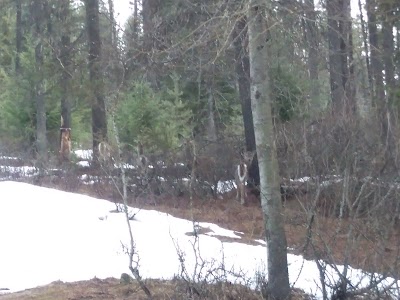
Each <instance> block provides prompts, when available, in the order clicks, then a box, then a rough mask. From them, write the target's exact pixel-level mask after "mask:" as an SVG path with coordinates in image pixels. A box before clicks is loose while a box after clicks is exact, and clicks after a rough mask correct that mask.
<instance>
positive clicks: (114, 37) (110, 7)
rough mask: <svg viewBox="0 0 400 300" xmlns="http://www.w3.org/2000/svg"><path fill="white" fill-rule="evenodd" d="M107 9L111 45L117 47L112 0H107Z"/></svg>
mask: <svg viewBox="0 0 400 300" xmlns="http://www.w3.org/2000/svg"><path fill="white" fill-rule="evenodd" d="M108 11H109V13H110V23H111V45H112V48H113V49H115V48H117V44H118V36H117V28H116V26H115V24H116V23H115V16H114V2H113V0H108Z"/></svg>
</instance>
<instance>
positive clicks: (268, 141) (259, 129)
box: [248, 0, 290, 300]
mask: <svg viewBox="0 0 400 300" xmlns="http://www.w3.org/2000/svg"><path fill="white" fill-rule="evenodd" d="M264 5H265V1H263V0H250V7H249V10H248V31H249V59H250V78H251V85H250V87H251V105H252V111H253V121H254V132H255V139H256V147H257V154H258V161H259V167H260V190H261V206H262V210H263V215H264V222H265V234H266V242H267V252H268V286H267V293H268V296H269V297H271V298H272V299H277V300H283V299H290V286H289V274H288V265H287V242H286V235H285V229H284V219H283V208H282V202H281V193H280V178H279V170H278V168H279V167H278V159H277V149H276V142H275V135H274V128H273V121H272V98H271V89H270V87H269V74H268V71H269V66H268V59H269V57H268V53H267V51H268V50H267V47H268V45H267V42H268V26H267V22H266V7H265V6H264Z"/></svg>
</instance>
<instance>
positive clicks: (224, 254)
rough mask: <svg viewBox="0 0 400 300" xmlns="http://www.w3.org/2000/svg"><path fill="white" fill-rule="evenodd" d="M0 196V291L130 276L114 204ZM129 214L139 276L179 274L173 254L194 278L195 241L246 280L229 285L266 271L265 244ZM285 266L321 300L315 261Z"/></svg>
mask: <svg viewBox="0 0 400 300" xmlns="http://www.w3.org/2000/svg"><path fill="white" fill-rule="evenodd" d="M0 195H1V196H0V242H1V247H0V289H2V288H7V289H9V291H18V290H22V289H27V288H32V287H35V286H38V285H44V284H48V283H50V282H52V281H56V280H62V281H78V280H84V279H91V278H93V277H95V276H96V277H98V278H106V277H109V276H113V277H117V278H118V277H120V275H121V273H123V272H126V273H129V269H128V256H127V255H126V253H125V250H124V247H123V245H128V243H129V236H128V228H127V224H126V221H125V218H124V215H123V214H122V213H113V212H111V211H112V210H114V209H115V205H114V204H112V203H110V202H107V201H105V200H99V199H95V198H91V197H88V196H83V195H79V194H73V193H67V192H62V191H58V190H54V189H48V188H43V187H38V186H34V185H30V184H25V183H17V182H11V181H4V182H0ZM131 210H132V213H135V214H136V215H135V217H134V219H133V220H132V221H130V224H131V226H132V229H133V235H134V239H135V244H136V248H137V253H138V257H136V258H139V270H140V274H141V275H142V276H143V277H144V278H166V279H168V278H172V277H174V275H175V274H179V271H180V262H179V257H178V252H180V253H182V254H183V255H184V257H185V267H186V268H188V270H189V274H193V273H192V272H193V270H194V267H195V253H194V250H193V243H195V242H196V243H197V244H196V245H197V246H198V249H199V250H198V251H199V253H198V255H197V258H199V257H201V259H202V260H203V261H204V262H206V263H207V266H209V269H212V268H216V267H217V266H220V265H222V264H223V265H224V267H225V269H226V270H230V271H235V272H236V273H241V274H244V277H241V278H235V277H233V276H232V275H228V274H222V273H220V275H221V276H226V279H227V280H229V281H231V282H241V281H243V279H247V280H248V283H249V284H251V285H252V286H253V287H254V286H255V285H256V273H257V272H264V271H265V270H266V253H267V252H266V248H265V245H264V244H260V243H259V245H258V246H251V245H247V244H244V243H240V242H239V241H240V236H239V235H238V234H236V233H235V232H232V231H230V230H227V229H223V228H221V227H219V226H217V225H214V224H210V223H197V224H196V226H195V227H196V228H197V227H198V226H200V227H203V228H209V229H210V230H208V231H201V232H207V233H204V234H200V237H199V239H198V240H197V241H196V239H195V237H194V235H193V234H192V233H193V228H194V226H193V223H192V222H191V221H188V220H183V219H178V218H175V217H172V216H170V215H168V214H165V213H160V212H157V211H154V210H138V209H135V208H131ZM217 236H227V237H230V240H231V242H221V241H220V240H219V239H218V237H217ZM235 239H236V240H237V242H235ZM258 242H260V241H258ZM261 243H262V242H261ZM288 261H289V273H290V281H291V283H292V284H293V285H294V286H295V287H298V288H301V289H302V290H304V291H305V292H307V293H310V294H313V295H316V296H317V297H318V298H321V290H320V287H319V286H320V283H319V282H320V281H319V275H318V274H319V273H318V269H317V267H316V264H315V262H313V261H308V260H304V259H303V258H302V257H301V256H296V255H291V254H290V255H288ZM205 271H207V270H204V272H205ZM350 274H351V276H350V278H351V281H352V283H353V285H355V286H357V285H359V284H363V285H366V284H368V282H369V281H368V280H369V278H368V276H370V275H371V274H369V275H368V274H365V273H364V272H362V271H361V270H355V269H350ZM326 276H327V277H328V278H327V280H330V281H331V282H335V281H337V279H338V275H337V274H336V273H335V271H334V270H332V269H331V268H330V267H327V275H326ZM393 282H394V281H393V280H390V279H387V280H386V281H385V283H386V284H391V283H393ZM399 284H400V282H399ZM396 285H397V282H396V283H395V285H394V286H396ZM393 293H397V292H396V291H394V292H393ZM395 295H397V294H395Z"/></svg>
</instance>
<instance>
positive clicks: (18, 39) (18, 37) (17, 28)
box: [15, 0, 22, 74]
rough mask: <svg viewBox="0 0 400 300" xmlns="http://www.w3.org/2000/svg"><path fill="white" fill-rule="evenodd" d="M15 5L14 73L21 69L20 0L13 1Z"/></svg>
mask: <svg viewBox="0 0 400 300" xmlns="http://www.w3.org/2000/svg"><path fill="white" fill-rule="evenodd" d="M15 6H16V11H17V14H16V19H15V42H16V43H15V47H16V54H15V73H16V74H19V73H20V70H21V61H20V54H21V51H22V6H21V0H16V1H15Z"/></svg>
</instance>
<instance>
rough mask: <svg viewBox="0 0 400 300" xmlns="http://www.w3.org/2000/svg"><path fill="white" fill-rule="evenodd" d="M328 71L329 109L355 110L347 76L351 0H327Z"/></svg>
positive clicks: (345, 112) (350, 81) (345, 113)
mask: <svg viewBox="0 0 400 300" xmlns="http://www.w3.org/2000/svg"><path fill="white" fill-rule="evenodd" d="M326 10H327V15H328V42H329V75H330V83H331V98H332V109H333V112H334V113H335V114H339V115H347V114H349V113H350V114H352V113H354V110H355V99H354V96H353V92H352V91H353V82H352V80H351V79H350V78H351V76H350V71H351V70H350V63H351V61H352V35H351V20H350V0H327V1H326Z"/></svg>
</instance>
